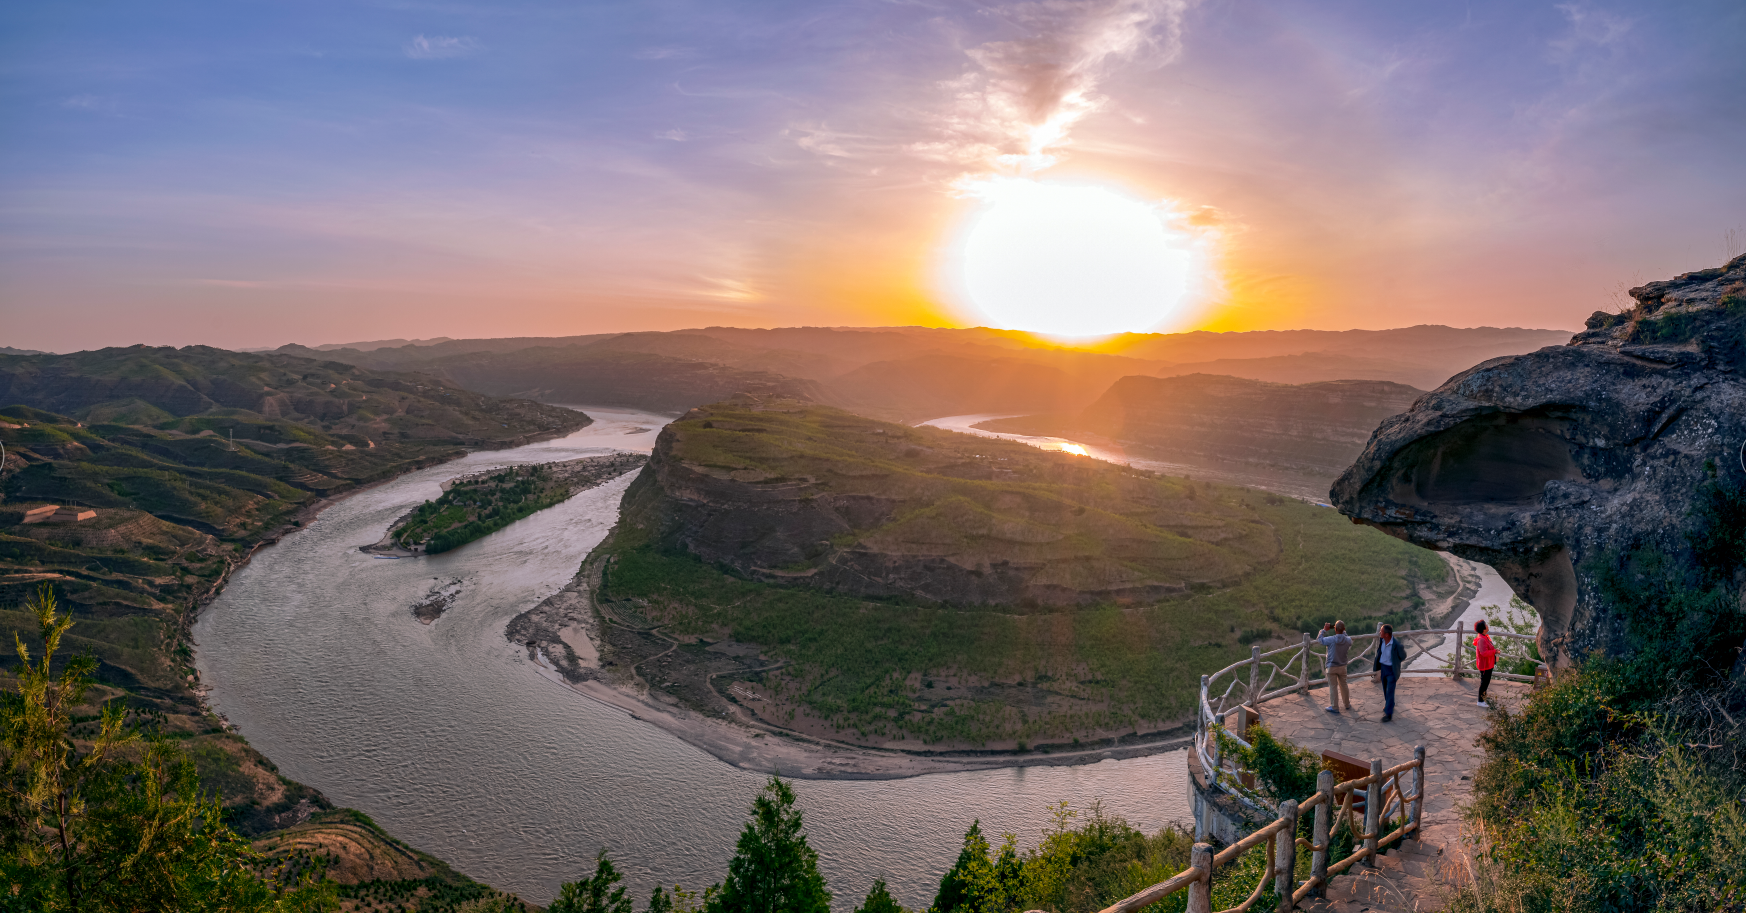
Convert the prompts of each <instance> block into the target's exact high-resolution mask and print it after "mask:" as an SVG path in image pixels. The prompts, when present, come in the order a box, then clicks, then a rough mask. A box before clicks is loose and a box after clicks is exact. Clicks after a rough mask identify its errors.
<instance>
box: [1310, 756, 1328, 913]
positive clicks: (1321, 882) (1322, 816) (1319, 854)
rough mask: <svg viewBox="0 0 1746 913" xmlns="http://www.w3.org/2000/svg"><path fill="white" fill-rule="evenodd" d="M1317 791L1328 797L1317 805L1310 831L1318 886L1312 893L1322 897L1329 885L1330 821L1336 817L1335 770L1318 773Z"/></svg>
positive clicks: (1312, 874)
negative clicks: (1313, 826)
mask: <svg viewBox="0 0 1746 913" xmlns="http://www.w3.org/2000/svg"><path fill="white" fill-rule="evenodd" d="M1316 792H1317V793H1319V794H1321V795H1324V796H1327V797H1328V798H1327V801H1325V802H1323V803H1322V804H1320V805H1318V806H1316V823H1315V829H1314V830H1312V831H1310V842H1311V843H1313V844H1315V849H1313V850H1311V851H1310V877H1311V878H1313V879H1316V886H1315V888H1313V889H1311V891H1310V894H1311V896H1314V897H1321V896H1322V895H1323V893H1324V892H1325V891H1326V889H1327V887H1328V835H1329V832H1330V831H1332V830H1333V828H1332V827H1330V826H1329V822H1330V821H1331V820H1332V819H1333V817H1334V772H1333V771H1331V770H1324V771H1322V772H1321V773H1319V774H1316Z"/></svg>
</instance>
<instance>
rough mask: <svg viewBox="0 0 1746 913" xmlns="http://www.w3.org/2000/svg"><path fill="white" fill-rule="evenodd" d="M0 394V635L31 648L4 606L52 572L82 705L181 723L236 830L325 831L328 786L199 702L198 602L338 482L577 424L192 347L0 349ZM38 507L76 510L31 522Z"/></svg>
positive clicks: (396, 381)
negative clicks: (320, 789) (91, 663)
mask: <svg viewBox="0 0 1746 913" xmlns="http://www.w3.org/2000/svg"><path fill="white" fill-rule="evenodd" d="M0 403H10V404H12V405H8V406H6V407H5V408H0V442H3V443H4V444H5V449H6V458H5V463H4V467H3V468H0V492H3V493H4V500H3V501H0V637H5V638H6V640H8V641H10V640H11V639H12V636H13V635H14V634H16V635H17V636H18V637H20V638H21V639H22V640H23V642H24V643H25V645H26V646H27V647H28V648H29V649H31V650H32V651H33V653H35V652H36V651H39V650H40V649H41V644H40V642H39V641H38V637H37V630H36V624H35V619H34V618H32V617H30V616H29V615H28V613H26V612H24V611H22V610H21V609H20V608H19V607H20V606H21V605H22V604H23V603H24V602H25V600H26V599H27V597H28V596H29V595H30V594H31V593H32V592H33V591H34V590H35V589H36V588H37V587H39V586H41V585H44V584H47V585H49V586H50V587H51V588H52V589H53V590H54V592H55V594H56V597H57V599H58V600H59V602H60V604H61V605H62V606H63V607H64V608H66V609H69V610H70V611H71V613H72V615H73V617H74V619H75V624H74V627H73V628H72V630H71V632H70V633H69V635H68V638H67V641H66V644H65V646H63V650H66V651H67V652H69V653H71V652H90V653H92V654H93V655H94V656H95V657H96V658H97V659H98V660H99V663H100V665H99V667H98V670H97V673H96V679H97V681H98V686H97V688H96V689H95V694H94V695H93V705H92V706H91V707H90V708H88V709H89V711H90V712H91V713H93V714H94V713H95V712H96V706H95V705H96V702H99V701H103V700H120V701H123V702H125V703H126V705H127V706H128V707H130V708H131V709H132V710H133V711H134V712H135V713H136V714H138V715H139V716H140V717H141V718H142V719H144V720H147V721H149V722H151V723H152V725H155V726H156V727H157V728H158V729H159V730H161V731H163V732H166V733H168V734H171V735H173V736H175V737H177V738H179V739H181V740H183V742H182V744H183V745H185V746H186V747H187V749H188V751H189V754H190V756H191V757H192V759H193V761H194V763H195V765H196V768H197V769H198V771H199V773H200V777H201V781H202V784H203V785H204V786H205V787H206V788H208V789H211V790H213V791H214V792H216V793H217V794H218V795H219V796H221V797H222V798H223V800H224V803H225V807H226V812H227V815H228V816H229V818H230V821H231V823H232V824H233V825H234V826H235V827H236V828H237V829H238V830H239V831H240V832H242V833H244V834H245V835H249V836H258V835H265V834H270V833H274V832H277V830H278V829H281V828H284V827H287V826H291V825H298V824H301V825H302V826H303V830H304V831H310V830H315V831H320V830H322V828H323V827H325V825H323V824H322V823H321V822H322V821H325V820H327V819H326V818H324V817H323V814H324V810H325V809H328V808H329V804H328V802H327V800H326V799H325V798H323V797H322V796H321V795H320V794H319V793H317V792H315V791H314V790H311V789H309V788H307V787H305V786H302V785H301V784H298V783H295V782H293V781H291V780H288V779H285V778H283V777H281V776H279V775H278V773H277V771H276V770H275V769H274V768H273V765H272V763H271V762H270V761H268V760H267V759H266V758H264V757H262V756H261V755H260V754H259V753H258V752H255V751H254V750H253V749H252V748H250V747H249V746H248V745H247V744H246V743H244V742H243V741H242V740H241V739H240V738H239V737H237V736H235V735H233V734H230V733H227V732H225V731H224V730H223V727H222V726H220V725H219V722H218V721H217V720H216V719H214V718H212V717H211V716H209V715H207V714H206V713H205V712H204V710H203V709H202V707H201V705H200V703H199V700H198V698H197V695H196V693H195V691H194V686H195V682H196V677H195V670H194V669H193V655H192V652H191V648H190V645H189V643H188V639H187V626H188V625H189V623H190V622H191V621H192V619H193V615H194V612H195V611H196V609H197V608H198V606H199V605H200V604H202V603H203V602H204V601H206V600H208V599H210V598H211V597H212V596H213V595H215V594H216V593H217V592H218V590H219V588H220V587H221V586H222V585H223V583H224V581H225V580H226V579H227V578H228V576H229V574H230V573H231V572H232V571H233V570H235V569H236V568H237V567H238V566H240V565H241V563H242V562H243V561H245V560H246V558H247V556H248V554H249V553H250V551H251V550H252V549H253V548H254V547H255V546H257V545H259V544H261V543H262V542H266V541H271V540H272V539H273V538H275V537H276V536H278V535H279V534H281V533H282V532H284V531H286V530H288V529H291V528H294V527H296V526H298V525H300V524H301V523H303V522H305V521H306V520H307V519H308V517H309V516H310V514H311V512H312V510H313V509H314V508H316V507H318V506H319V505H320V504H321V503H322V502H323V501H324V500H326V499H328V498H330V497H332V496H334V495H336V494H340V493H343V492H346V491H348V490H352V489H355V488H357V487H358V486H359V485H363V484H367V483H370V482H375V481H379V480H383V479H388V478H391V477H393V476H396V475H399V474H401V473H404V472H407V471H410V470H414V469H419V468H422V467H425V466H430V465H434V464H436V463H440V462H443V461H445V460H449V459H453V458H455V457H458V456H461V455H463V454H464V453H466V452H467V451H468V450H474V449H484V448H499V447H507V446H514V445H516V444H521V443H526V442H528V441H530V440H537V439H539V438H541V437H547V436H557V435H561V434H566V433H568V432H570V431H574V430H576V429H577V428H580V427H583V426H584V425H586V424H588V422H589V419H588V417H587V416H585V415H583V414H581V413H579V412H575V411H573V410H569V409H564V408H560V407H556V406H547V405H542V404H539V403H533V402H528V401H524V400H503V399H495V398H492V397H487V396H481V395H479V394H477V393H472V392H468V391H465V390H462V389H460V388H457V387H454V386H452V385H449V384H447V383H444V382H441V381H437V380H434V379H432V378H429V377H417V376H410V375H397V374H389V373H383V372H378V371H371V370H367V369H363V368H358V367H354V366H352V365H347V364H340V363H337V362H325V361H316V360H311V359H305V358H296V357H290V356H284V355H250V354H244V353H237V352H228V351H224V350H219V349H210V348H205V347H198V346H196V347H189V348H184V349H172V348H151V347H146V346H135V347H132V348H127V349H104V350H100V351H95V352H81V353H76V354H73V355H28V356H21V355H4V356H0ZM233 441H234V442H233ZM50 505H61V506H66V507H76V508H78V509H77V510H71V511H67V512H65V514H63V515H62V516H61V517H59V518H57V519H58V520H61V521H64V522H56V520H47V521H39V522H27V521H30V520H35V519H36V518H35V517H33V516H31V512H32V510H33V509H35V508H41V507H46V506H50ZM86 512H89V513H90V514H91V516H88V517H82V518H81V516H80V515H81V514H84V513H86ZM69 648H70V649H69ZM8 652H10V651H8ZM7 665H8V666H10V664H7ZM0 674H3V673H0ZM81 712H84V711H83V710H82V711H81ZM88 725H95V724H88ZM334 814H337V812H336V813H334ZM312 816H314V817H313V819H312ZM329 861H332V860H329ZM324 864H325V863H324ZM334 864H336V865H337V864H339V863H337V862H335V863H334ZM419 877H427V876H426V875H422V874H421V875H420V876H419ZM457 877H458V876H457ZM342 880H343V879H342ZM463 881H464V879H463ZM443 890H446V891H447V890H450V889H448V888H444V889H443ZM455 890H459V889H455ZM468 890H472V889H471V888H469V889H468ZM451 893H452V891H451Z"/></svg>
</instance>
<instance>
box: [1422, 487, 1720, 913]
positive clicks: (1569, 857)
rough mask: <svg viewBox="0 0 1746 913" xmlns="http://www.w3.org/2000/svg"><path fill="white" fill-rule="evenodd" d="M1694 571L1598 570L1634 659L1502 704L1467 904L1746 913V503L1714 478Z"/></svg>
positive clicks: (1624, 559)
mask: <svg viewBox="0 0 1746 913" xmlns="http://www.w3.org/2000/svg"><path fill="white" fill-rule="evenodd" d="M1692 515H1693V519H1694V520H1695V521H1696V523H1695V530H1694V532H1693V533H1692V542H1691V544H1692V547H1693V552H1694V554H1695V556H1696V557H1697V561H1696V562H1695V565H1693V566H1689V567H1688V566H1686V565H1680V564H1676V563H1675V562H1672V561H1670V560H1668V558H1667V557H1666V556H1665V555H1664V554H1662V553H1660V552H1657V551H1655V550H1652V549H1647V548H1639V549H1635V550H1631V551H1629V552H1627V553H1626V554H1624V555H1623V556H1619V557H1617V558H1616V559H1615V560H1611V561H1596V562H1594V563H1592V564H1591V565H1590V566H1589V567H1587V568H1585V570H1586V571H1587V572H1588V573H1589V574H1590V576H1591V579H1594V580H1595V581H1597V583H1598V584H1599V585H1600V587H1601V591H1602V593H1603V594H1605V597H1606V599H1607V600H1608V601H1609V602H1610V603H1611V607H1612V608H1613V610H1614V611H1615V612H1616V614H1617V615H1618V616H1619V618H1620V619H1621V621H1622V623H1623V627H1624V635H1625V639H1626V645H1627V647H1628V649H1629V653H1628V654H1627V655H1626V656H1624V657H1620V658H1610V659H1607V658H1595V659H1590V660H1589V661H1588V662H1586V663H1585V664H1584V665H1583V666H1582V667H1581V668H1580V669H1575V670H1567V671H1565V672H1563V673H1561V674H1560V676H1559V679H1558V681H1557V683H1556V684H1555V685H1554V686H1553V687H1551V688H1547V689H1545V690H1542V691H1539V692H1536V693H1535V694H1533V695H1531V696H1530V697H1529V698H1528V699H1527V700H1526V701H1525V702H1523V704H1522V705H1521V707H1520V708H1519V709H1518V710H1510V709H1508V708H1498V709H1494V710H1493V711H1492V726H1491V729H1490V730H1489V731H1488V732H1487V733H1486V734H1485V736H1484V737H1483V738H1482V740H1481V744H1482V745H1483V747H1484V748H1485V751H1486V757H1485V760H1484V762H1483V763H1482V764H1481V766H1480V768H1479V770H1478V772H1477V774H1476V776H1475V779H1474V802H1473V805H1472V807H1471V808H1470V809H1469V811H1468V814H1469V815H1470V816H1471V817H1472V818H1473V819H1474V821H1475V822H1476V823H1477V824H1479V825H1480V826H1481V827H1482V828H1483V832H1484V833H1485V834H1486V836H1487V837H1488V845H1487V846H1486V847H1485V848H1484V850H1485V852H1484V854H1483V855H1482V857H1481V859H1480V860H1479V862H1480V865H1479V869H1478V871H1477V873H1476V874H1477V875H1478V876H1479V877H1477V878H1476V879H1475V881H1474V882H1473V883H1472V884H1471V885H1469V886H1468V887H1466V888H1465V889H1464V890H1463V891H1462V893H1461V895H1460V897H1459V898H1458V899H1457V902H1456V904H1455V909H1457V910H1464V911H1490V910H1519V911H1528V913H1537V911H1553V910H1560V911H1562V910H1577V911H1596V913H1599V911H1608V913H1611V911H1657V913H1659V911H1687V910H1689V911H1699V910H1703V911H1709V910H1736V911H1738V910H1746V806H1743V804H1742V803H1743V800H1746V725H1742V723H1743V722H1746V681H1742V680H1740V679H1739V678H1738V677H1737V676H1736V677H1733V678H1730V677H1729V670H1730V667H1731V665H1732V663H1733V661H1734V659H1735V657H1734V652H1735V648H1736V645H1738V644H1740V643H1741V641H1742V638H1743V636H1746V613H1742V612H1741V598H1740V597H1741V592H1740V587H1739V585H1738V583H1737V581H1738V580H1739V579H1740V577H1739V575H1740V571H1741V570H1742V568H1746V533H1743V532H1742V529H1743V527H1746V523H1743V520H1746V498H1743V497H1742V492H1741V489H1740V488H1739V487H1738V486H1724V485H1721V484H1719V483H1716V482H1711V483H1708V484H1706V485H1705V486H1704V488H1702V489H1701V490H1700V491H1699V492H1698V497H1697V499H1696V503H1695V506H1694V508H1693V511H1692Z"/></svg>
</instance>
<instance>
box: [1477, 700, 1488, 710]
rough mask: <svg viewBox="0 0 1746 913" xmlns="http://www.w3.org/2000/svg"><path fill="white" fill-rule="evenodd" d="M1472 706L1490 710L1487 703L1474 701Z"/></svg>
mask: <svg viewBox="0 0 1746 913" xmlns="http://www.w3.org/2000/svg"><path fill="white" fill-rule="evenodd" d="M1473 706H1475V707H1485V708H1487V709H1490V708H1491V705H1490V704H1487V703H1486V702H1484V701H1475V702H1474V704H1473Z"/></svg>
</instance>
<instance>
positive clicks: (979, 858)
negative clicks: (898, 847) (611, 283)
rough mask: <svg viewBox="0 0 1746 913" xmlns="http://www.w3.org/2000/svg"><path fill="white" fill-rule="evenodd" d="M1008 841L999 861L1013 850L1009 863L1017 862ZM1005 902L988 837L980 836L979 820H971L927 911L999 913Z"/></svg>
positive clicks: (1014, 864)
mask: <svg viewBox="0 0 1746 913" xmlns="http://www.w3.org/2000/svg"><path fill="white" fill-rule="evenodd" d="M1010 843H1011V841H1008V846H1006V847H1003V848H1002V853H1001V856H1002V862H1003V863H1007V862H1008V860H1007V859H1006V857H1007V855H1008V853H1009V852H1014V855H1013V859H1012V860H1011V861H1010V864H1011V865H1013V866H1016V863H1017V857H1016V852H1015V851H1012V848H1011V846H1010ZM1005 906H1006V904H1005V892H1004V891H1003V890H1002V887H1001V880H1000V877H999V874H998V873H997V872H996V870H995V866H994V862H993V861H992V860H990V859H989V857H988V838H986V837H984V836H982V822H981V820H980V819H978V820H976V821H972V822H971V823H970V830H969V831H967V832H965V834H964V848H963V849H961V850H959V851H958V861H957V862H955V863H953V864H952V868H951V869H950V870H948V871H947V872H946V874H945V877H943V878H941V879H940V892H939V894H937V895H935V896H934V903H933V906H931V907H929V908H928V913H1001V911H1003V910H1004V908H1005Z"/></svg>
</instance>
